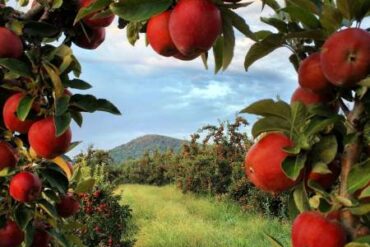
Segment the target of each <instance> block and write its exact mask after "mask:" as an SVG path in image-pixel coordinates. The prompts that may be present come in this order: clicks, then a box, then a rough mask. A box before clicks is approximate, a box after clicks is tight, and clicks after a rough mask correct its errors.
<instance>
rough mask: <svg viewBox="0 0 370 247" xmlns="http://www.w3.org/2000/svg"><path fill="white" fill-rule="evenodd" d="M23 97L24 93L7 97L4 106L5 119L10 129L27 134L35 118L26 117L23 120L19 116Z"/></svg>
mask: <svg viewBox="0 0 370 247" xmlns="http://www.w3.org/2000/svg"><path fill="white" fill-rule="evenodd" d="M23 97H24V94H23V93H16V94H13V95H12V96H11V97H9V98H8V99H7V101H6V102H5V104H4V107H3V119H4V124H5V126H6V128H7V129H8V130H10V131H17V132H19V133H22V134H25V133H27V132H28V130H29V129H30V128H31V126H32V124H33V123H34V122H35V120H30V119H26V120H25V121H22V120H20V119H19V118H18V117H17V108H18V105H19V103H20V102H21V100H22V99H23Z"/></svg>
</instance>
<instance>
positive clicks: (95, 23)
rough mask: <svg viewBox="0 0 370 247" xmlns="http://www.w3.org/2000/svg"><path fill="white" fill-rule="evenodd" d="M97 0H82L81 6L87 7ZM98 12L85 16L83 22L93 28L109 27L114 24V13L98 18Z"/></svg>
mask: <svg viewBox="0 0 370 247" xmlns="http://www.w3.org/2000/svg"><path fill="white" fill-rule="evenodd" d="M95 2H96V0H80V8H86V7H89V6H90V5H91V4H92V3H95ZM97 14H99V12H97V13H92V14H90V15H88V16H86V17H85V18H83V22H84V23H85V24H86V25H88V26H89V27H91V28H101V27H107V26H109V25H110V24H112V22H113V20H114V14H111V15H108V16H105V17H102V18H96V17H97Z"/></svg>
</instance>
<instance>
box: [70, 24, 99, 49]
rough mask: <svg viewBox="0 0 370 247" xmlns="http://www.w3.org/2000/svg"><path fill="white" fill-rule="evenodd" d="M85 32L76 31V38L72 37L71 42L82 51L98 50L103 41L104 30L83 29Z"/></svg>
mask: <svg viewBox="0 0 370 247" xmlns="http://www.w3.org/2000/svg"><path fill="white" fill-rule="evenodd" d="M85 31H86V34H85V32H84V31H83V30H82V29H77V30H76V36H75V37H74V40H73V42H74V43H75V44H76V45H77V46H79V47H81V48H84V49H88V50H94V49H96V48H98V47H99V46H100V45H101V44H102V43H103V42H104V40H105V29H104V28H96V29H92V28H89V27H87V26H86V27H85Z"/></svg>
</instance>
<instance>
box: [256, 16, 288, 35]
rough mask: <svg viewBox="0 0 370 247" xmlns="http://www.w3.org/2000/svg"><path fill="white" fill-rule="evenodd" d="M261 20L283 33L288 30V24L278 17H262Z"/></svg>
mask: <svg viewBox="0 0 370 247" xmlns="http://www.w3.org/2000/svg"><path fill="white" fill-rule="evenodd" d="M261 21H262V22H264V23H266V24H268V25H270V26H273V27H274V28H276V29H277V30H278V31H280V32H282V33H286V32H287V31H288V24H287V23H285V22H284V21H283V20H280V19H278V18H276V17H270V18H268V17H261Z"/></svg>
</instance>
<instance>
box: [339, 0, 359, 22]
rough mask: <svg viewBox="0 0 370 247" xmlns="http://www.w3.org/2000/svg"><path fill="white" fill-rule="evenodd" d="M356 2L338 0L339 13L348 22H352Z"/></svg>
mask: <svg viewBox="0 0 370 247" xmlns="http://www.w3.org/2000/svg"><path fill="white" fill-rule="evenodd" d="M354 2H356V1H353V0H337V7H338V9H339V11H340V12H341V13H342V15H343V16H344V17H345V18H347V19H348V20H351V19H352V17H353V12H352V6H353V4H354Z"/></svg>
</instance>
